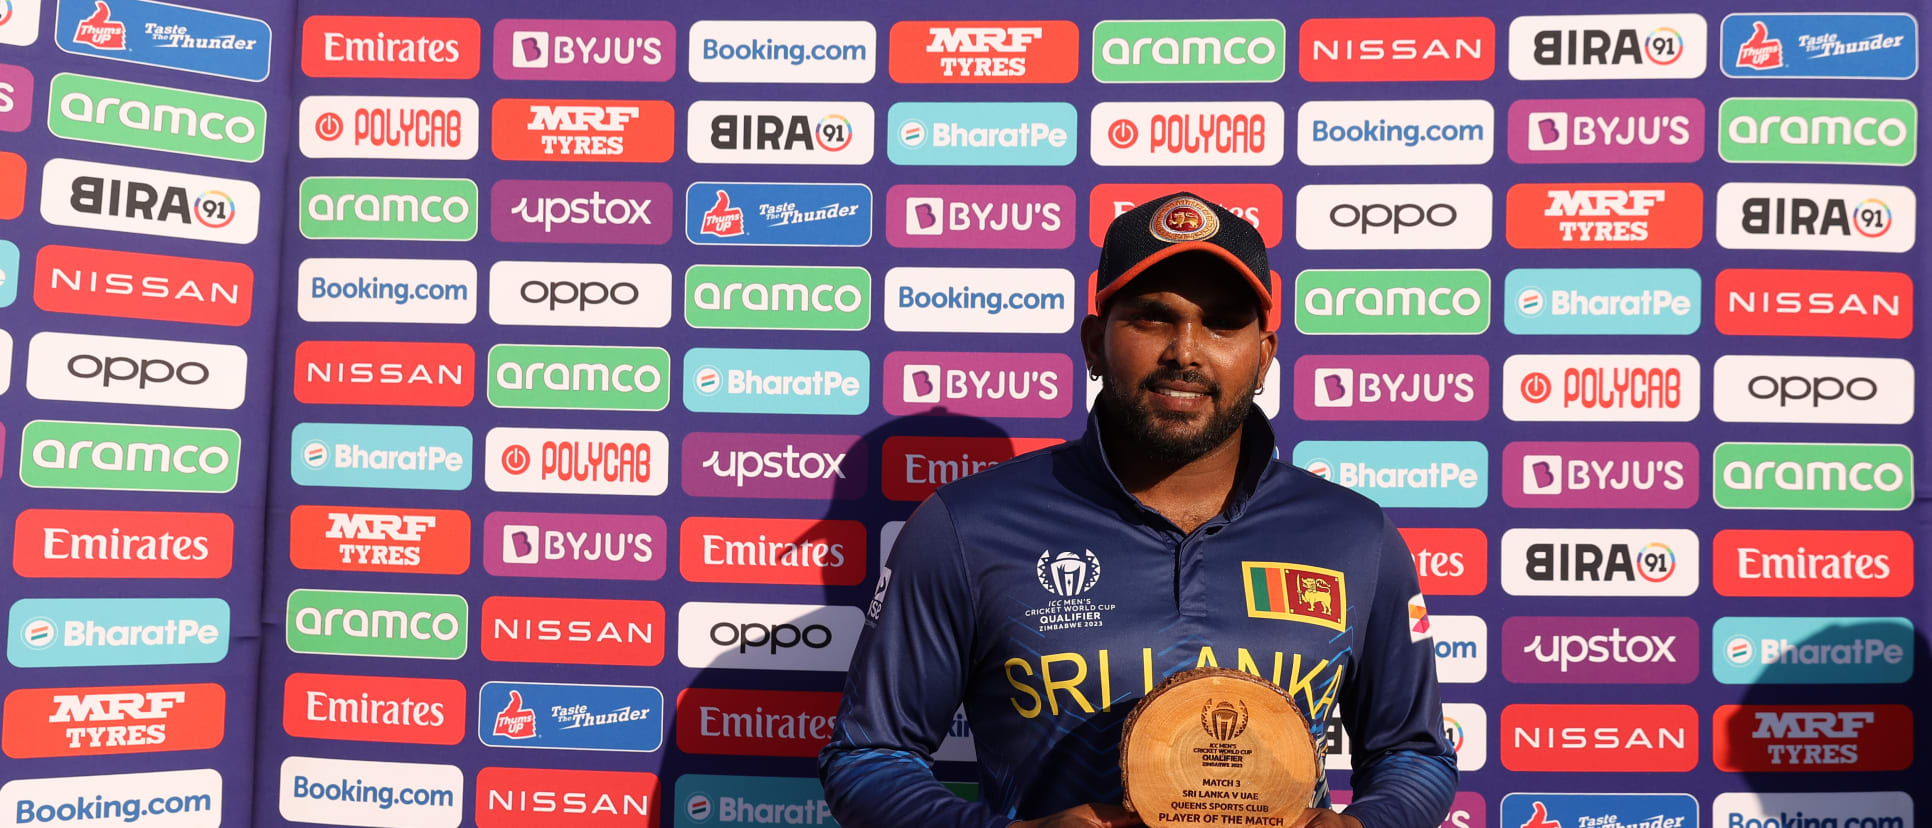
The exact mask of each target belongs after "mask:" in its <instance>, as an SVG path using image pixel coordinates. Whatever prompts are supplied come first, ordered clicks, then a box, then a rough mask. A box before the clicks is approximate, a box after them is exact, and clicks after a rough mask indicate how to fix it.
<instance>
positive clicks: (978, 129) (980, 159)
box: [886, 101, 1080, 167]
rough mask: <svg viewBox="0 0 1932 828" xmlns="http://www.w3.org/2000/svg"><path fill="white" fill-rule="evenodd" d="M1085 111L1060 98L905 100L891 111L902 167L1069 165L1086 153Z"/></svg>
mask: <svg viewBox="0 0 1932 828" xmlns="http://www.w3.org/2000/svg"><path fill="white" fill-rule="evenodd" d="M1079 131H1080V113H1079V111H1078V110H1075V109H1074V108H1073V104H1069V103H1059V102H1051V103H1049V102H999V103H991V102H984V101H962V102H956V103H913V102H901V103H896V104H893V105H892V109H891V110H890V111H889V112H887V113H886V136H887V137H886V141H887V143H886V157H888V158H891V159H892V163H894V164H898V165H900V166H925V165H972V166H1019V167H1028V166H1049V167H1064V166H1066V165H1068V164H1071V163H1073V159H1074V158H1075V157H1076V156H1078V155H1079V154H1080V144H1079V141H1078V136H1079Z"/></svg>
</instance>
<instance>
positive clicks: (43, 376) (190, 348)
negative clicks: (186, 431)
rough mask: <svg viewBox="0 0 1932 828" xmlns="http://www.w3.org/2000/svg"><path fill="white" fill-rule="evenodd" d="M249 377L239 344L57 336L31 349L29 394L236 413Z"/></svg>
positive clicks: (42, 338)
mask: <svg viewBox="0 0 1932 828" xmlns="http://www.w3.org/2000/svg"><path fill="white" fill-rule="evenodd" d="M247 377H248V352H246V351H244V350H242V349H241V348H240V347H237V346H234V345H216V344H211V343H205V342H176V341H174V340H169V339H135V338H132V337H123V336H93V335H90V334H70V333H55V332H53V331H46V332H43V333H37V334H34V338H33V339H32V340H31V341H29V342H28V344H27V393H28V394H31V395H33V396H34V398H35V399H41V400H73V401H77V402H96V403H118V404H122V405H161V406H169V407H175V408H217V409H223V410H229V411H232V410H234V409H236V408H239V407H240V406H241V404H242V398H243V396H245V395H246V393H247V384H246V381H247Z"/></svg>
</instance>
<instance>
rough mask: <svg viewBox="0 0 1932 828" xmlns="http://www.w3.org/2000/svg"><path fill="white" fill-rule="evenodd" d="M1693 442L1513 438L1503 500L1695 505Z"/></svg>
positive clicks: (1566, 505) (1584, 505) (1555, 505)
mask: <svg viewBox="0 0 1932 828" xmlns="http://www.w3.org/2000/svg"><path fill="white" fill-rule="evenodd" d="M1698 461H1699V457H1698V453H1697V447H1696V446H1693V445H1691V444H1690V443H1510V444H1509V445H1507V446H1504V447H1503V501H1504V502H1506V503H1508V504H1509V505H1510V506H1513V507H1515V508H1518V509H1688V508H1690V507H1692V506H1695V505H1697V469H1698V465H1699V463H1698Z"/></svg>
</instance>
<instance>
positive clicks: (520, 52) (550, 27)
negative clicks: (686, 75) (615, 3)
mask: <svg viewBox="0 0 1932 828" xmlns="http://www.w3.org/2000/svg"><path fill="white" fill-rule="evenodd" d="M490 40H491V43H492V45H493V46H494V47H495V48H493V49H492V50H491V51H490V68H491V69H492V70H493V71H495V73H496V76H497V77H499V78H503V79H504V80H567V81H628V82H632V83H655V82H658V81H666V80H670V79H671V76H672V75H674V74H676V73H677V65H678V62H677V47H678V33H677V28H676V27H675V26H672V25H671V24H670V23H669V22H666V21H663V20H528V19H508V20H499V21H497V23H496V27H495V28H494V29H492V30H491V34H490Z"/></svg>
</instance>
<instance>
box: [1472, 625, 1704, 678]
mask: <svg viewBox="0 0 1932 828" xmlns="http://www.w3.org/2000/svg"><path fill="white" fill-rule="evenodd" d="M1698 644H1699V633H1698V626H1697V622H1696V621H1694V620H1692V619H1689V618H1570V617H1563V618H1537V617H1532V616H1526V615H1519V616H1515V617H1513V618H1510V619H1508V620H1505V621H1504V622H1503V639H1502V644H1501V647H1502V653H1503V676H1504V677H1505V678H1507V679H1509V680H1510V681H1511V682H1513V683H1516V684H1689V683H1691V682H1692V681H1695V680H1697V675H1698V673H1699V672H1700V669H1701V668H1700V664H1699V656H1700V655H1701V650H1700V648H1699V646H1698Z"/></svg>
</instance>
